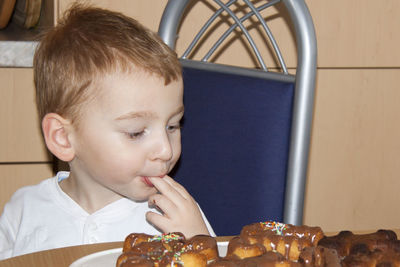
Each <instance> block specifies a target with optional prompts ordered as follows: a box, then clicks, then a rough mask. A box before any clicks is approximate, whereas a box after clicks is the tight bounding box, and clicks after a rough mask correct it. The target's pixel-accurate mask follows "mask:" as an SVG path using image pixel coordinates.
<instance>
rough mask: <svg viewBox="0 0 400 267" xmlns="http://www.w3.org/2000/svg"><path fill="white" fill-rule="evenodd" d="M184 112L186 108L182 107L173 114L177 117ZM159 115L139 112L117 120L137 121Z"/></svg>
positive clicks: (125, 115)
mask: <svg viewBox="0 0 400 267" xmlns="http://www.w3.org/2000/svg"><path fill="white" fill-rule="evenodd" d="M183 111H184V107H183V106H180V107H179V108H177V109H176V110H175V112H173V113H172V114H173V115H177V114H179V113H182V112H183ZM156 117H157V115H156V114H155V113H154V112H151V111H139V112H129V113H127V114H124V115H121V116H119V117H117V118H116V119H115V120H117V121H119V120H126V119H136V118H156Z"/></svg>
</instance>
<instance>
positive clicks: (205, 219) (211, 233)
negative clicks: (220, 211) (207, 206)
mask: <svg viewBox="0 0 400 267" xmlns="http://www.w3.org/2000/svg"><path fill="white" fill-rule="evenodd" d="M197 207H199V210H200V212H201V216H203V221H204V222H205V224H206V226H207V230H208V232H209V233H210V235H211V236H213V237H215V236H216V234H215V232H214V230H213V228H212V227H211V224H210V223H209V222H208V220H207V218H206V215H204V212H203V211H202V210H201V208H200V206H199V204H198V203H197Z"/></svg>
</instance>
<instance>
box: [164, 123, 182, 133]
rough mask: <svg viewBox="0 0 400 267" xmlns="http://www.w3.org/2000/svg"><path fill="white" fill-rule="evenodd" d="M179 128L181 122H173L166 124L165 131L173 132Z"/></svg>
mask: <svg viewBox="0 0 400 267" xmlns="http://www.w3.org/2000/svg"><path fill="white" fill-rule="evenodd" d="M180 128H181V124H180V123H178V124H174V125H168V126H167V131H168V132H174V131H176V130H179V129H180Z"/></svg>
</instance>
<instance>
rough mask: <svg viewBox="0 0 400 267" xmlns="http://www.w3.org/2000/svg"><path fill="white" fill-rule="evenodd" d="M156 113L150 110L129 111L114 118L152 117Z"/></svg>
mask: <svg viewBox="0 0 400 267" xmlns="http://www.w3.org/2000/svg"><path fill="white" fill-rule="evenodd" d="M153 117H157V115H156V114H155V113H153V112H150V111H139V112H129V113H127V114H124V115H121V116H119V117H117V118H116V119H115V120H117V121H119V120H126V119H136V118H153Z"/></svg>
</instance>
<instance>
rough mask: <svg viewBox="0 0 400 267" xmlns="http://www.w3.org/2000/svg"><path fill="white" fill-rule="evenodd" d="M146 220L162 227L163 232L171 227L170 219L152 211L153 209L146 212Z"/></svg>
mask: <svg viewBox="0 0 400 267" xmlns="http://www.w3.org/2000/svg"><path fill="white" fill-rule="evenodd" d="M146 220H147V221H148V222H149V223H150V224H152V225H154V226H155V227H156V228H158V229H160V230H161V231H163V232H166V231H167V229H169V227H170V226H169V224H170V222H169V220H168V218H165V217H164V216H163V215H161V214H158V213H155V212H152V211H148V212H147V213H146Z"/></svg>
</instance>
